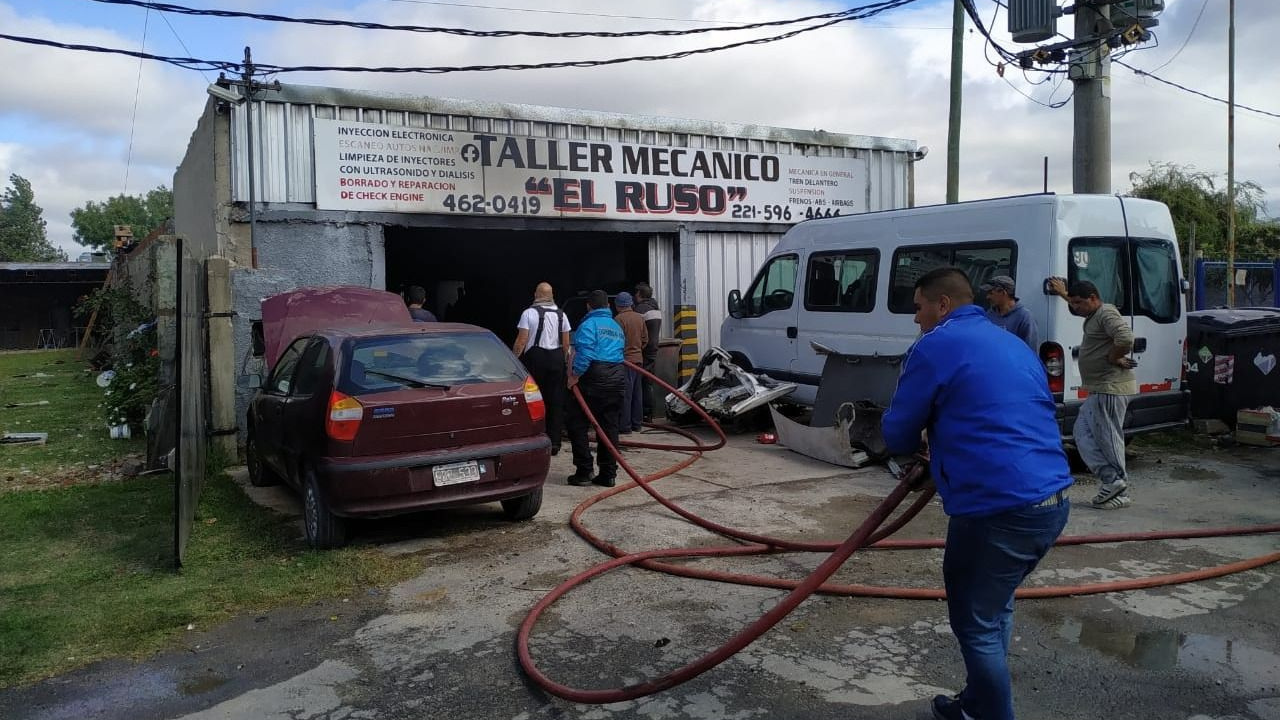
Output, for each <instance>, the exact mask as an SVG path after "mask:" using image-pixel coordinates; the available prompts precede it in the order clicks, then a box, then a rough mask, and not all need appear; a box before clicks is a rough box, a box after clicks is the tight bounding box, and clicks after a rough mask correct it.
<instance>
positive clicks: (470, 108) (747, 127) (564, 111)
mask: <svg viewBox="0 0 1280 720" xmlns="http://www.w3.org/2000/svg"><path fill="white" fill-rule="evenodd" d="M258 98H259V100H260V101H262V102H276V103H296V104H308V105H334V106H345V107H360V108H373V109H379V110H393V111H402V112H422V113H431V114H439V115H469V116H473V117H489V118H504V119H510V120H527V121H533V122H551V123H565V124H572V125H600V126H607V127H619V128H624V129H629V130H639V131H653V132H674V133H689V134H693V135H714V136H720V137H734V138H746V139H754V140H771V141H774V142H789V143H796V144H803V145H821V146H829V147H846V148H856V149H860V150H885V151H890V152H915V151H916V150H917V149H918V145H917V143H916V141H915V140H907V139H903V138H891V137H880V136H875V135H851V134H846V133H833V132H827V131H825V130H799V129H795V128H780V127H772V126H768V125H756V124H744V123H727V122H719V121H713V120H693V119H686V118H672V117H659V116H650V115H626V114H623V113H613V112H603V111H599V110H581V109H576V108H561V107H553V106H547V105H525V104H521V103H505V102H493V101H487V100H465V99H460V98H444V97H429V96H425V95H409V94H404V93H392V92H382V91H371V90H351V89H344V88H332V87H323V86H319V85H292V84H290V85H281V88H280V90H278V91H276V90H267V91H263V92H261V94H260V95H259V96H258Z"/></svg>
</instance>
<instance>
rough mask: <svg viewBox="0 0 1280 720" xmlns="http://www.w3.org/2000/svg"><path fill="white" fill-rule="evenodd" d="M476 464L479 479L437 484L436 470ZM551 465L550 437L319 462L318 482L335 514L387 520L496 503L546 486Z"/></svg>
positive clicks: (542, 436)
mask: <svg viewBox="0 0 1280 720" xmlns="http://www.w3.org/2000/svg"><path fill="white" fill-rule="evenodd" d="M470 461H474V462H475V463H476V465H477V466H478V468H479V470H480V478H479V479H478V480H474V481H467V482H461V483H458V484H453V485H443V486H437V484H436V481H435V474H434V472H433V468H436V467H439V466H442V465H452V464H454V463H465V462H470ZM550 467H551V440H550V439H549V438H548V437H547V436H546V435H538V436H536V437H528V438H521V439H519V440H512V441H504V442H496V443H486V444H483V445H470V446H467V447H465V448H451V449H447V450H436V451H431V452H424V453H403V454H398V455H385V456H377V457H359V458H320V459H319V460H317V462H316V479H317V480H318V481H319V483H320V487H321V490H322V491H323V492H324V493H325V499H326V500H327V501H328V503H329V508H330V510H331V512H333V513H334V514H335V515H341V516H344V517H366V518H376V517H386V516H389V515H399V514H402V513H409V512H416V511H419V510H435V509H443V508H451V507H458V506H461V505H476V504H480V503H487V502H496V501H498V500H507V499H509V498H514V497H520V496H522V495H528V494H529V493H531V492H533V491H535V490H537V489H539V488H541V487H542V485H543V483H545V482H546V479H547V471H548V470H549V469H550Z"/></svg>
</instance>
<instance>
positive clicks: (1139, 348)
mask: <svg viewBox="0 0 1280 720" xmlns="http://www.w3.org/2000/svg"><path fill="white" fill-rule="evenodd" d="M1133 351H1134V352H1136V353H1144V352H1146V351H1147V339H1146V338H1134V339H1133Z"/></svg>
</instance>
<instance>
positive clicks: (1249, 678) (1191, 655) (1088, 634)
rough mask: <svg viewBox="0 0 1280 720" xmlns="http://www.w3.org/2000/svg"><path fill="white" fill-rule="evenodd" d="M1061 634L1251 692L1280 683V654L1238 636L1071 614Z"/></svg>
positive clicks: (1139, 662)
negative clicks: (1136, 627) (1084, 619)
mask: <svg viewBox="0 0 1280 720" xmlns="http://www.w3.org/2000/svg"><path fill="white" fill-rule="evenodd" d="M1058 634H1059V635H1060V636H1061V637H1062V638H1064V639H1066V640H1070V641H1071V642H1075V643H1079V644H1080V645H1081V646H1083V647H1087V648H1089V649H1091V650H1095V651H1097V652H1100V653H1102V654H1103V655H1107V656H1110V657H1113V658H1116V659H1117V660H1120V661H1121V662H1123V663H1125V664H1127V665H1130V666H1132V667H1136V668H1142V669H1143V670H1173V669H1175V668H1180V669H1183V670H1188V671H1191V672H1195V673H1198V674H1202V675H1206V676H1208V677H1210V678H1213V679H1215V680H1222V681H1224V682H1230V683H1232V684H1235V685H1238V686H1240V688H1241V689H1242V690H1244V691H1246V692H1255V693H1261V692H1274V691H1275V689H1276V688H1277V687H1280V655H1277V654H1275V653H1272V652H1268V651H1266V650H1260V649H1258V648H1255V647H1252V646H1250V645H1247V644H1245V643H1243V642H1241V641H1239V640H1233V639H1231V638H1224V637H1217V636H1214V635H1201V634H1197V633H1180V632H1176V631H1173V630H1149V631H1144V632H1131V631H1125V630H1117V629H1114V628H1109V627H1106V626H1104V625H1093V624H1084V623H1081V622H1080V621H1079V620H1075V619H1072V618H1068V619H1066V620H1064V621H1063V623H1062V626H1061V627H1060V628H1059V629H1058Z"/></svg>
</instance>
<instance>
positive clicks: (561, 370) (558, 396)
mask: <svg viewBox="0 0 1280 720" xmlns="http://www.w3.org/2000/svg"><path fill="white" fill-rule="evenodd" d="M516 329H517V332H516V341H515V344H514V345H512V346H511V349H512V351H513V352H515V354H516V357H518V358H520V360H521V362H523V363H524V366H525V367H526V368H527V369H528V370H529V374H530V375H532V376H533V381H534V382H536V383H538V388H539V389H540V390H542V400H543V402H544V403H546V406H547V437H549V438H551V454H552V455H555V454H556V453H559V452H560V436H561V432H562V430H563V428H564V399H565V395H566V394H567V393H568V386H567V384H566V383H567V381H568V377H567V371H566V368H567V366H568V361H569V348H570V345H569V331H570V330H571V329H572V328H570V327H569V319H568V318H567V317H565V315H564V311H563V310H561V309H560V308H558V307H556V299H555V295H554V293H553V291H552V289H551V284H550V283H545V282H544V283H538V287H537V288H535V289H534V291H533V304H532V305H530V306H529V307H528V308H526V309H525V311H524V312H523V313H521V314H520V322H519V323H517V324H516Z"/></svg>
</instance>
